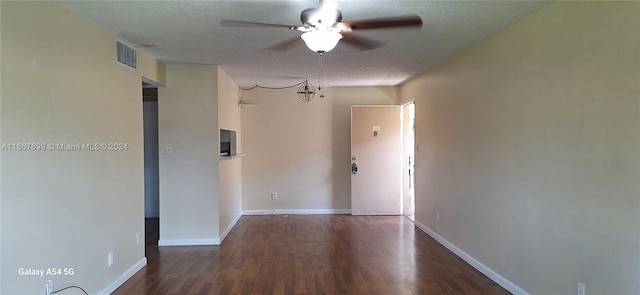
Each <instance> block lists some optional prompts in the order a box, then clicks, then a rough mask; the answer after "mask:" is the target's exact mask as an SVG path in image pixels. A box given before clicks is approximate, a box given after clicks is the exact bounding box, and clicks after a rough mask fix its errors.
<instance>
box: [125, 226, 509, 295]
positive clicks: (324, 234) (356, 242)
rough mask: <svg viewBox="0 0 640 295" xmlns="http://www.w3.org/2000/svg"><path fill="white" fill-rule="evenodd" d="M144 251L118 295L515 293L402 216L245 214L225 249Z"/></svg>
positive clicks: (162, 249)
mask: <svg viewBox="0 0 640 295" xmlns="http://www.w3.org/2000/svg"><path fill="white" fill-rule="evenodd" d="M146 251H147V252H146V253H147V258H148V265H147V266H146V267H145V268H143V269H142V270H141V271H140V272H138V273H137V274H136V275H134V276H133V277H132V278H131V279H129V280H128V281H127V282H126V283H124V284H123V285H122V286H121V287H120V288H118V289H117V290H116V291H115V292H114V293H113V294H154V295H158V294H394V295H395V294H509V292H507V291H506V290H505V289H503V288H502V287H500V286H499V285H497V284H496V283H494V282H493V281H491V280H490V279H489V278H487V277H486V276H484V275H483V274H481V273H480V272H478V271H477V270H475V269H474V268H473V267H471V266H470V265H468V264H467V263H466V262H464V261H463V260H462V259H460V258H458V257H457V256H455V255H454V254H453V253H451V252H450V251H449V250H447V249H446V248H444V247H442V246H441V245H440V244H438V243H437V242H436V241H435V240H433V239H432V238H431V237H429V236H428V235H426V234H425V233H423V232H422V231H421V230H419V229H418V228H416V227H415V226H414V224H413V223H412V222H411V221H409V220H407V219H406V218H404V217H401V216H350V215H289V216H285V215H266V216H243V217H242V218H241V219H240V221H239V222H238V223H237V224H236V226H235V227H234V229H233V230H232V231H231V233H230V234H229V235H228V236H227V238H226V239H225V240H224V242H223V243H222V245H221V246H195V247H191V246H189V247H158V246H153V245H148V246H147V249H146Z"/></svg>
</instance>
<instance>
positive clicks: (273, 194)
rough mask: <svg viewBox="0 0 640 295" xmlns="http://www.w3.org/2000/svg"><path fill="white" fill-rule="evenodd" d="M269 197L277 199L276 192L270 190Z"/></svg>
mask: <svg viewBox="0 0 640 295" xmlns="http://www.w3.org/2000/svg"><path fill="white" fill-rule="evenodd" d="M271 199H272V200H277V199H278V193H276V192H272V193H271Z"/></svg>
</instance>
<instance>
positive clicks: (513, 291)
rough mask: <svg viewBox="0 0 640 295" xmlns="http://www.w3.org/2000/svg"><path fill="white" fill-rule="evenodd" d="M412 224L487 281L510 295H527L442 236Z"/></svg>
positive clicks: (420, 225)
mask: <svg viewBox="0 0 640 295" xmlns="http://www.w3.org/2000/svg"><path fill="white" fill-rule="evenodd" d="M414 223H415V225H416V226H417V227H418V228H419V229H421V230H422V231H423V232H425V233H426V234H428V235H429V236H431V237H432V238H433V239H434V240H436V241H437V242H438V243H440V244H442V246H444V247H445V248H447V249H449V250H450V251H451V252H453V253H454V254H456V255H457V256H458V257H460V258H462V260H464V261H466V262H467V263H469V264H470V265H471V266H473V267H474V268H475V269H477V270H478V271H480V272H481V273H483V274H484V275H485V276H487V277H489V279H491V280H492V281H494V282H496V283H497V284H498V285H500V286H502V287H503V288H505V289H507V291H509V292H511V294H514V295H529V293H527V292H526V291H525V290H523V289H522V288H520V287H518V285H516V284H514V283H512V282H511V281H509V280H507V279H506V278H504V277H503V276H501V275H500V274H499V273H497V272H495V271H494V270H492V269H490V268H489V267H487V266H486V265H484V264H482V262H480V261H478V260H476V259H475V258H473V257H471V255H469V254H467V253H466V252H464V251H462V249H460V248H458V247H456V245H454V244H452V243H451V242H449V241H447V240H446V239H445V238H443V237H442V236H440V235H439V234H437V233H436V232H434V231H433V230H431V229H430V228H428V227H427V226H425V225H424V224H422V223H420V222H418V221H414Z"/></svg>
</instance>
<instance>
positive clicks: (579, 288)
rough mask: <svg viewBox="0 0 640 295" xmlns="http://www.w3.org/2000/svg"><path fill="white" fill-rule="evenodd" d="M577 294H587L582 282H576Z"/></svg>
mask: <svg viewBox="0 0 640 295" xmlns="http://www.w3.org/2000/svg"><path fill="white" fill-rule="evenodd" d="M577 294H578V295H587V286H586V285H585V284H584V283H580V282H578V293H577Z"/></svg>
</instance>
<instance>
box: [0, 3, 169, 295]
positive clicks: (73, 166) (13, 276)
mask: <svg viewBox="0 0 640 295" xmlns="http://www.w3.org/2000/svg"><path fill="white" fill-rule="evenodd" d="M0 7H2V11H1V18H2V34H1V38H2V40H1V43H2V45H3V47H2V51H1V61H2V65H1V71H2V77H1V78H2V80H1V82H2V87H1V101H0V105H1V106H2V109H1V117H2V121H1V129H2V134H1V138H0V140H1V143H3V144H10V143H45V144H47V143H53V144H56V143H63V144H79V143H88V142H92V143H96V142H99V143H124V144H127V149H126V150H125V151H117V152H116V151H54V150H51V149H50V148H49V149H48V150H47V151H40V152H35V151H30V152H25V151H22V152H20V151H9V150H5V151H2V152H1V157H2V166H1V168H0V171H1V178H0V181H1V183H2V187H1V192H0V195H2V200H1V202H2V204H1V209H0V210H1V212H2V214H1V217H2V220H1V224H2V225H1V229H2V241H1V243H2V245H1V246H2V251H1V254H0V255H1V261H2V263H1V269H2V289H0V293H2V294H41V292H43V288H44V284H45V282H46V280H47V279H52V280H53V283H54V289H59V288H60V287H62V286H65V285H78V286H82V287H83V288H85V289H86V290H87V291H88V292H89V293H90V294H97V293H98V292H100V291H105V290H107V291H108V290H109V288H110V287H112V286H113V285H111V284H113V283H115V282H117V281H118V280H119V279H122V278H123V277H122V276H123V275H124V276H126V275H127V274H130V273H131V272H132V271H135V270H136V269H138V268H139V267H142V266H143V265H144V263H145V262H146V259H145V258H144V239H142V243H141V244H140V245H137V244H136V234H141V235H142V237H144V215H143V214H144V211H143V188H144V183H143V157H142V155H143V140H142V98H141V80H142V75H143V73H145V69H143V68H142V69H140V71H133V70H130V69H127V68H125V67H123V66H120V65H116V63H115V36H113V35H112V34H110V33H107V32H105V31H103V30H101V29H100V28H98V27H97V26H96V25H94V24H93V23H92V22H89V21H87V20H85V19H84V18H82V17H81V16H79V15H77V14H76V13H74V12H72V11H70V10H68V9H67V8H65V7H64V6H62V5H61V4H60V3H58V2H54V1H52V2H33V1H21V2H7V1H2V2H0ZM139 52H141V51H139ZM144 63H145V65H154V68H155V69H157V70H158V71H157V72H156V73H158V72H160V71H161V70H159V69H160V68H161V67H162V66H161V65H159V64H158V63H157V62H156V61H154V60H153V59H152V58H150V57H146V58H145V62H144ZM145 65H143V64H141V65H140V66H141V67H144V66H145ZM151 76H153V74H152V75H151ZM149 78H150V79H154V78H157V77H149ZM109 251H113V253H114V265H113V266H111V267H109V266H107V254H108V252H109ZM20 268H33V269H46V268H61V269H64V268H73V269H74V274H73V275H66V276H65V275H58V276H47V275H45V276H43V277H38V276H20V275H19V274H18V270H19V269H20ZM109 285H111V286H109Z"/></svg>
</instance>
